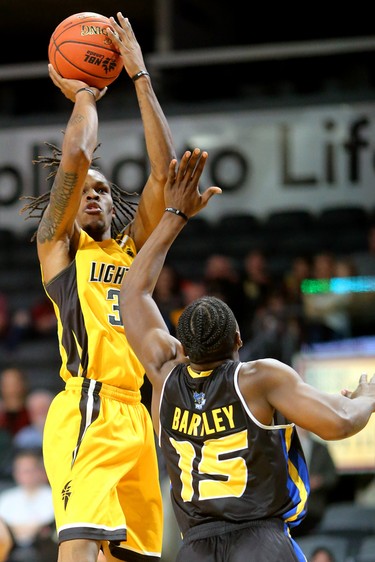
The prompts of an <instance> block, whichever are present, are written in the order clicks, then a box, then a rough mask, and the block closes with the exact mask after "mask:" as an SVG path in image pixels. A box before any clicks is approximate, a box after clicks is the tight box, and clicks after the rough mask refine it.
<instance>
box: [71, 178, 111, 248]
mask: <svg viewBox="0 0 375 562" xmlns="http://www.w3.org/2000/svg"><path fill="white" fill-rule="evenodd" d="M113 215H114V208H113V200H112V195H111V188H110V185H109V184H108V181H107V180H106V178H105V177H104V176H103V175H102V174H101V173H100V172H98V171H97V170H89V172H88V174H87V178H86V181H85V186H84V189H83V193H82V199H81V205H80V208H79V211H78V214H77V222H78V224H79V225H80V227H81V228H82V229H83V230H85V231H86V232H87V233H88V234H90V236H92V237H93V238H94V239H95V240H100V239H103V238H105V237H110V235H111V223H112V218H113Z"/></svg>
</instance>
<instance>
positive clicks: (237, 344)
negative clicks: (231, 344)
mask: <svg viewBox="0 0 375 562" xmlns="http://www.w3.org/2000/svg"><path fill="white" fill-rule="evenodd" d="M235 342H236V346H237V349H240V348H241V347H242V346H243V341H242V339H241V334H240V332H239V330H236V337H235Z"/></svg>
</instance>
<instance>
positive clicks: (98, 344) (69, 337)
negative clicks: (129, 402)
mask: <svg viewBox="0 0 375 562" xmlns="http://www.w3.org/2000/svg"><path fill="white" fill-rule="evenodd" d="M135 254H136V248H135V245H134V242H133V240H132V239H131V238H129V237H126V238H125V240H124V243H123V245H122V247H121V246H120V245H119V244H118V243H117V242H116V241H115V240H113V239H109V240H104V241H102V242H96V241H95V240H93V239H92V238H91V237H90V236H89V235H88V234H87V233H86V232H84V231H83V230H82V231H81V234H80V239H79V245H78V250H77V253H76V256H75V259H74V260H73V262H72V263H71V264H70V265H69V267H67V268H66V269H65V270H64V271H62V272H61V273H60V275H58V276H57V277H55V278H54V279H53V280H52V281H51V282H50V283H48V284H47V285H46V286H45V289H46V292H47V295H48V296H49V297H50V299H51V300H52V302H53V305H54V308H55V313H56V316H57V320H58V337H59V346H60V354H61V358H62V365H61V370H60V376H61V377H62V379H63V380H64V381H67V380H68V379H69V378H70V377H87V378H90V379H94V380H97V381H100V382H102V383H105V384H109V385H112V386H115V387H118V388H122V389H126V390H134V391H136V390H139V389H140V387H141V386H142V383H143V376H144V369H143V367H142V365H141V363H140V362H139V361H138V359H137V358H136V356H135V354H134V352H133V351H132V349H131V348H130V346H129V344H128V342H127V339H126V337H125V333H124V328H123V323H122V319H121V314H120V303H119V298H120V286H121V283H122V280H123V278H124V276H125V275H126V272H127V271H128V269H129V266H130V265H131V263H132V261H133V259H134V256H135ZM42 275H43V272H42Z"/></svg>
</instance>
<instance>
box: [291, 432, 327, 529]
mask: <svg viewBox="0 0 375 562" xmlns="http://www.w3.org/2000/svg"><path fill="white" fill-rule="evenodd" d="M298 435H299V438H300V440H301V445H302V448H303V452H304V454H305V458H306V463H307V466H308V469H309V475H310V496H309V499H308V503H307V515H306V517H305V519H303V521H301V523H300V524H299V525H298V526H297V527H295V528H294V529H293V536H294V537H299V536H302V535H308V534H311V533H313V532H314V531H315V530H316V528H317V526H318V524H319V523H320V521H321V519H322V517H323V515H324V512H325V510H326V507H327V505H328V504H329V503H330V497H331V494H332V493H333V490H334V489H335V486H336V485H337V484H338V473H337V470H336V466H335V463H334V460H333V458H332V456H331V454H330V452H329V450H328V447H327V445H326V444H325V443H324V442H323V441H320V440H319V441H318V439H317V438H316V437H315V436H314V435H312V434H311V433H310V432H309V431H306V430H305V429H302V428H301V427H298Z"/></svg>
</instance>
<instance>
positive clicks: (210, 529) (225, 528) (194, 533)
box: [183, 517, 284, 543]
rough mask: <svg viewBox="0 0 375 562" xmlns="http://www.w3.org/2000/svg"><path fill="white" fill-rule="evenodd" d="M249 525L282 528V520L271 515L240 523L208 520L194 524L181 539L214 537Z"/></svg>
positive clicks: (189, 540)
mask: <svg viewBox="0 0 375 562" xmlns="http://www.w3.org/2000/svg"><path fill="white" fill-rule="evenodd" d="M251 527H273V528H277V529H283V528H284V522H283V521H282V520H281V519H278V518H276V517H272V518H270V519H255V520H254V521H244V522H242V523H234V522H231V521H210V522H209V523H202V524H201V525H195V526H194V527H192V528H191V529H189V530H188V531H187V532H186V533H185V535H184V538H183V540H184V542H185V543H189V542H192V541H196V540H200V539H206V538H207V537H215V536H217V535H223V534H224V533H230V532H232V531H240V530H241V529H248V528H251Z"/></svg>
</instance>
